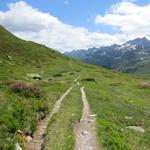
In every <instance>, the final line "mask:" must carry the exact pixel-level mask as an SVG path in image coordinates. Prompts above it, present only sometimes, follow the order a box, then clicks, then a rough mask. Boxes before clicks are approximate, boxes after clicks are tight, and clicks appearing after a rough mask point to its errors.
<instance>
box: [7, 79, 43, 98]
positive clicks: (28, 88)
mask: <svg viewBox="0 0 150 150" xmlns="http://www.w3.org/2000/svg"><path fill="white" fill-rule="evenodd" d="M6 84H7V85H8V86H9V87H10V89H11V90H12V91H13V92H15V93H19V94H22V95H24V96H25V97H36V98H38V97H40V96H41V92H40V89H39V88H37V87H35V86H33V85H31V84H28V83H25V82H23V81H20V80H12V81H7V82H6Z"/></svg>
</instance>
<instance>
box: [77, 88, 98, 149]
mask: <svg viewBox="0 0 150 150" xmlns="http://www.w3.org/2000/svg"><path fill="white" fill-rule="evenodd" d="M80 91H81V95H82V101H83V114H82V119H81V120H80V122H79V123H77V124H76V126H75V137H76V145H75V150H98V149H99V148H98V143H97V140H96V129H95V121H96V118H95V117H96V115H92V114H91V111H90V108H89V103H88V100H87V97H86V94H85V91H84V87H82V88H81V89H80Z"/></svg>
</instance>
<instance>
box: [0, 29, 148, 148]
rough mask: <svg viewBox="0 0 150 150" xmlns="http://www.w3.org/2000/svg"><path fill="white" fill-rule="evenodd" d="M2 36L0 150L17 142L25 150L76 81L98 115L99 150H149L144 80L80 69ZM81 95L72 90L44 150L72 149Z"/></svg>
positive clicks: (0, 32) (27, 43) (88, 67)
mask: <svg viewBox="0 0 150 150" xmlns="http://www.w3.org/2000/svg"><path fill="white" fill-rule="evenodd" d="M0 35H1V36H0V103H1V105H0V149H2V150H12V149H14V147H15V144H16V143H17V142H19V143H20V145H21V146H22V147H24V144H25V143H26V142H27V140H26V136H25V135H31V136H32V134H33V132H34V131H35V130H36V126H37V123H38V121H39V120H41V119H42V118H44V117H45V116H46V114H47V113H48V112H50V111H51V110H52V107H53V106H54V103H55V102H56V100H57V99H58V98H59V97H60V96H61V95H62V94H63V93H64V92H65V91H66V90H67V89H68V88H69V87H70V86H71V85H74V84H75V83H73V82H74V79H75V78H77V77H78V76H81V79H80V86H85V90H86V93H87V97H88V100H89V103H90V107H91V110H92V112H93V113H95V114H97V126H96V129H97V136H98V137H97V138H98V142H99V144H100V147H101V149H104V150H105V149H107V150H128V149H131V150H141V149H143V150H148V149H149V148H150V144H149V141H150V134H149V133H150V128H149V127H150V119H149V117H150V112H149V110H150V101H149V98H150V79H149V78H148V77H145V78H142V77H137V76H129V75H127V74H122V73H118V72H115V71H109V70H106V69H103V68H100V67H96V66H94V65H88V64H85V63H81V62H79V61H76V60H73V59H70V58H67V57H65V56H64V55H63V54H60V53H59V52H56V51H55V50H52V49H50V48H47V47H46V46H43V45H39V44H36V43H34V42H30V41H24V40H21V39H19V38H17V37H15V36H14V35H12V34H11V33H9V32H8V31H7V30H5V29H4V28H3V27H1V26H0ZM28 74H38V75H40V76H41V78H42V80H34V79H32V78H31V77H29V76H28ZM79 92H80V91H79V87H77V86H75V88H74V90H73V91H72V92H71V93H70V94H69V95H68V96H67V97H66V99H65V101H64V102H63V104H62V107H61V109H60V111H59V112H58V114H56V115H54V117H53V118H52V120H51V121H50V123H49V126H48V128H47V134H46V141H45V148H46V149H49V147H50V145H51V149H60V150H62V149H64V148H65V149H68V150H69V149H73V148H74V144H75V140H74V137H73V136H74V134H73V125H74V123H75V122H76V121H77V120H78V119H79V117H80V116H81V108H82V101H81V97H80V93H79ZM128 117H131V118H130V119H127V118H128ZM64 125H65V126H67V127H68V128H65V127H64ZM128 126H140V127H142V128H143V129H144V130H145V132H144V133H141V132H139V131H135V130H131V129H127V128H126V127H128ZM20 131H21V132H22V133H20ZM59 136H60V137H59ZM57 138H59V139H58V140H57ZM57 141H59V142H58V143H57Z"/></svg>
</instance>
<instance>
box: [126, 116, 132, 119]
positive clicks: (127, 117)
mask: <svg viewBox="0 0 150 150" xmlns="http://www.w3.org/2000/svg"><path fill="white" fill-rule="evenodd" d="M124 118H125V119H133V117H129V116H125V117H124Z"/></svg>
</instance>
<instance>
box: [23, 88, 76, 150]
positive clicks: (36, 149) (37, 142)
mask: <svg viewBox="0 0 150 150" xmlns="http://www.w3.org/2000/svg"><path fill="white" fill-rule="evenodd" d="M72 88H73V87H70V88H69V89H68V90H67V91H66V92H65V93H64V95H63V96H62V97H61V98H60V99H59V100H58V101H57V102H56V103H55V105H54V107H53V110H52V112H51V113H50V114H49V115H47V117H46V118H45V119H43V120H41V121H40V122H39V124H38V127H37V131H36V132H35V133H34V135H33V139H32V140H31V141H30V142H29V143H27V145H26V147H25V149H26V150H42V149H43V147H44V145H43V143H44V135H45V129H46V128H47V125H48V122H49V120H50V119H51V118H52V116H53V115H54V114H55V113H57V112H58V111H59V109H60V106H61V103H62V101H63V99H64V98H65V97H66V96H67V95H68V94H69V93H70V91H71V90H72Z"/></svg>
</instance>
